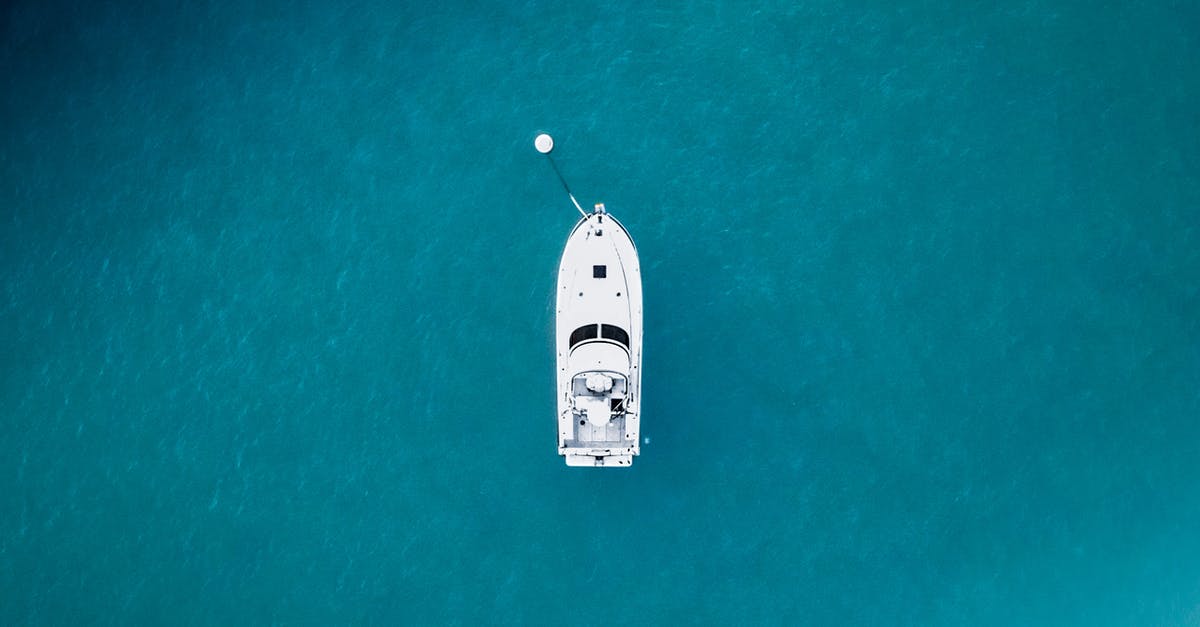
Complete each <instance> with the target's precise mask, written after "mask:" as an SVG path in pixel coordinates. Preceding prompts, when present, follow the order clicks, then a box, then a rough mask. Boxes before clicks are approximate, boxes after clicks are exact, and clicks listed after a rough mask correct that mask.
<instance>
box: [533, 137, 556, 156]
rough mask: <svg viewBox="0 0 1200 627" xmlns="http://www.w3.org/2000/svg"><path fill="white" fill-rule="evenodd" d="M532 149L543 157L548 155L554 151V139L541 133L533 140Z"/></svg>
mask: <svg viewBox="0 0 1200 627" xmlns="http://www.w3.org/2000/svg"><path fill="white" fill-rule="evenodd" d="M533 147H534V148H537V151H538V152H540V153H542V154H543V155H548V154H550V151H551V150H554V138H553V137H551V136H549V135H547V134H546V133H542V134H541V135H538V136H537V139H534V140H533Z"/></svg>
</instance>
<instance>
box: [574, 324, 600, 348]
mask: <svg viewBox="0 0 1200 627" xmlns="http://www.w3.org/2000/svg"><path fill="white" fill-rule="evenodd" d="M596 337H597V333H596V325H594V324H587V325H584V326H582V327H579V328H578V329H575V330H574V331H572V332H571V348H575V345H576V344H579V343H580V342H586V341H587V340H594V339H596Z"/></svg>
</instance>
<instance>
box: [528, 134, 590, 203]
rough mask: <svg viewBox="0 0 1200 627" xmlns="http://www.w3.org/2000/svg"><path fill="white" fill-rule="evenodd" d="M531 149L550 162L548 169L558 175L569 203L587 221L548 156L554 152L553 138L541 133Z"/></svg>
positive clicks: (552, 159) (564, 180) (565, 182)
mask: <svg viewBox="0 0 1200 627" xmlns="http://www.w3.org/2000/svg"><path fill="white" fill-rule="evenodd" d="M533 147H534V148H537V151H538V152H540V153H542V154H543V155H546V160H547V161H549V162H550V167H552V168H554V173H555V174H557V175H558V182H559V183H562V186H563V189H565V190H567V196H570V197H571V203H572V204H574V205H575V208H576V209H578V210H579V215H581V216H583V217H584V219H587V217H588V215H587V212H585V211H584V210H583V207H580V206H579V201H578V200H575V194H572V193H571V188H570V187H568V186H567V179H564V178H563V175H562V172H559V171H558V164H557V163H554V157H551V156H550V151H551V150H554V138H553V137H551V136H550V135H548V134H546V133H542V134H541V135H538V136H537V138H536V139H534V140H533Z"/></svg>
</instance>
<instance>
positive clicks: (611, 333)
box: [600, 324, 629, 348]
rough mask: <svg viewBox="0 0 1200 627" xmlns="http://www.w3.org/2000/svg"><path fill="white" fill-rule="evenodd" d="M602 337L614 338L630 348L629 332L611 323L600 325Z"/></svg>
mask: <svg viewBox="0 0 1200 627" xmlns="http://www.w3.org/2000/svg"><path fill="white" fill-rule="evenodd" d="M600 337H603V338H604V339H606V340H613V341H615V342H618V343H620V344H623V345H624V346H625V348H629V334H628V333H626V332H625V329H622V328H621V327H614V326H613V325H611V324H602V325H600Z"/></svg>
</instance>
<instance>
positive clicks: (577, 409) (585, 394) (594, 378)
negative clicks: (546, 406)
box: [555, 209, 642, 467]
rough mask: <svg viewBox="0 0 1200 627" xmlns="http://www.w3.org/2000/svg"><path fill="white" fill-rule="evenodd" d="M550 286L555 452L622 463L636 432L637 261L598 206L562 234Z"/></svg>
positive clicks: (583, 461)
mask: <svg viewBox="0 0 1200 627" xmlns="http://www.w3.org/2000/svg"><path fill="white" fill-rule="evenodd" d="M556 294H557V296H556V314H555V352H556V360H555V363H556V379H557V389H558V401H557V405H558V454H559V455H561V456H563V457H564V458H565V460H566V463H567V465H569V466H593V467H595V466H600V467H628V466H629V465H631V464H632V463H633V458H634V457H636V456H637V455H638V454H639V453H640V446H639V442H640V438H641V391H642V390H641V388H642V386H641V372H642V278H641V266H640V264H639V262H638V255H637V248H636V247H635V246H634V244H633V239H632V238H631V237H630V236H629V233H628V231H626V230H625V227H624V226H623V225H621V223H620V222H618V221H617V220H616V219H614V218H613V217H612V216H610V215H608V214H607V213H604V212H603V210H602V209H600V210H598V211H597V212H596V213H593V214H591V215H589V216H587V217H586V218H583V219H581V220H579V222H578V223H577V224H576V225H575V228H574V229H573V230H572V231H571V235H570V236H569V237H568V238H567V243H566V245H565V246H564V248H563V256H562V259H561V260H560V262H559V270H558V284H557V289H556Z"/></svg>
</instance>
